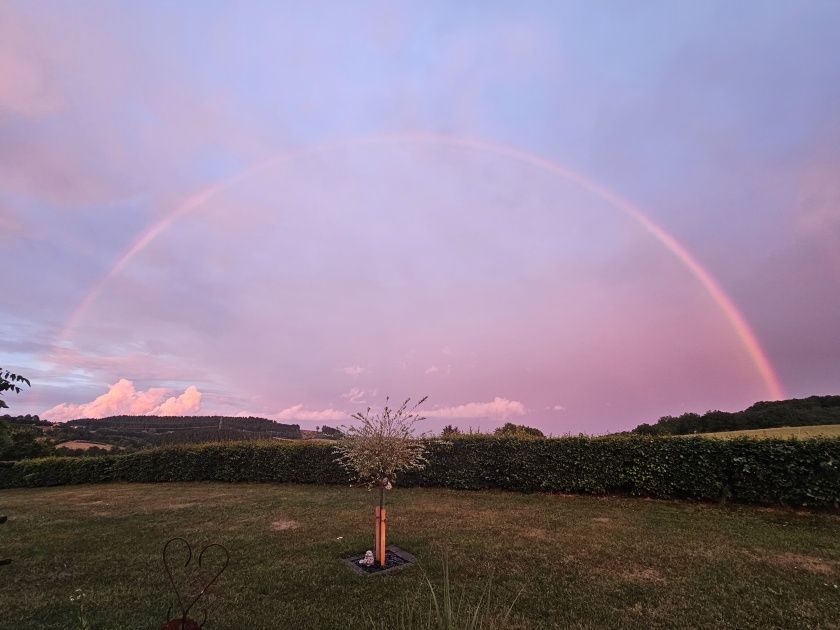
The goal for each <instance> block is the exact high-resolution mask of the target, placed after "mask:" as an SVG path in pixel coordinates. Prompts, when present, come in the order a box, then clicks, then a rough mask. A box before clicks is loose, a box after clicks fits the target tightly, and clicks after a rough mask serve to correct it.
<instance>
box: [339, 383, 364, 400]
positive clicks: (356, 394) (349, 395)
mask: <svg viewBox="0 0 840 630" xmlns="http://www.w3.org/2000/svg"><path fill="white" fill-rule="evenodd" d="M365 396H366V392H365V390H363V389H359V388H358V387H353V388H351V389H350V391H347V392H344V393H343V394H342V395H341V397H342V398H345V399H347V400H349V401H350V402H351V403H363V402H366V401H365Z"/></svg>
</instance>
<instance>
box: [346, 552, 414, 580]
mask: <svg viewBox="0 0 840 630" xmlns="http://www.w3.org/2000/svg"><path fill="white" fill-rule="evenodd" d="M364 557H365V554H364V553H360V554H356V555H355V556H350V557H349V558H343V559H342V561H343V562H344V563H345V564H347V565H348V566H349V567H350V568H351V569H353V570H354V571H355V572H356V573H358V574H359V575H380V574H382V573H390V572H391V571H396V570H397V569H403V568H405V567H409V566H411V565H412V564H414V563H416V562H417V558H415V557H414V556H412V555H411V554H410V553H408V552H407V551H404V550H402V549H400V548H399V547H397V546H396V545H388V546H387V547H385V566H384V567H380V566H379V565H378V564H374V565H373V566H371V567H365V566H362V565H361V564H359V560H361V559H362V558H364Z"/></svg>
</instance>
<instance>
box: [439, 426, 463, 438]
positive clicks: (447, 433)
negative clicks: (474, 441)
mask: <svg viewBox="0 0 840 630" xmlns="http://www.w3.org/2000/svg"><path fill="white" fill-rule="evenodd" d="M459 435H463V433H461V429H459V428H458V427H456V426H454V425H451V424H447V425H446V426H445V427H443V429H442V430H441V432H440V437H442V438H443V439H448V438H454V437H457V436H459Z"/></svg>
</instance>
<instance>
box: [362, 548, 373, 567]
mask: <svg viewBox="0 0 840 630" xmlns="http://www.w3.org/2000/svg"><path fill="white" fill-rule="evenodd" d="M359 564H360V565H362V566H363V567H372V566H373V552H372V551H371V550H370V549H368V550H367V551H366V552H365V557H364V558H362V559H361V560H359Z"/></svg>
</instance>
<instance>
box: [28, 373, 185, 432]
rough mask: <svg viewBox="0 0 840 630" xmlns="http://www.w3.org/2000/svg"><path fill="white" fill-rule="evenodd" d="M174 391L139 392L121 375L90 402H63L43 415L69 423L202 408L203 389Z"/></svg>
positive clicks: (181, 414)
mask: <svg viewBox="0 0 840 630" xmlns="http://www.w3.org/2000/svg"><path fill="white" fill-rule="evenodd" d="M171 391H172V390H170V389H167V388H165V387H151V388H149V389H147V390H145V391H143V390H141V391H137V389H135V387H134V383H133V382H132V381H130V380H128V379H125V378H121V379H120V380H119V381H117V382H116V383H114V384H113V385H110V386H109V387H108V391H107V392H106V393H104V394H102V395H101V396H98V397H97V398H95V399H94V400H92V401H91V402H88V403H80V404H73V403H61V404H59V405H56V406H55V407H52V408H50V409H47V410H46V411H44V412H43V413H41V415H42V416H43V417H44V418H46V419H48V420H52V421H57V422H66V421H68V420H75V419H77V418H105V417H107V416H116V415H131V416H183V415H191V414H195V413H197V412H198V411H200V410H201V392H200V391H198V388H197V387H196V386H195V385H190V386H189V387H187V388H186V389H185V390H184V391H183V392H182V393H181V394H180V395H178V396H168V394H170V393H171Z"/></svg>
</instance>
